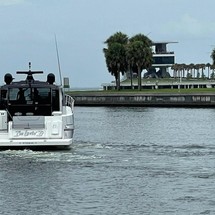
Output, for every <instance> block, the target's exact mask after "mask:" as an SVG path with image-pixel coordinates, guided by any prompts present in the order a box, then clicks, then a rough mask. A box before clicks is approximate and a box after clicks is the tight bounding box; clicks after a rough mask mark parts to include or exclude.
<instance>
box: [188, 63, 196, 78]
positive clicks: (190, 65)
mask: <svg viewBox="0 0 215 215" xmlns="http://www.w3.org/2000/svg"><path fill="white" fill-rule="evenodd" d="M189 68H190V73H191V76H192V77H195V72H194V74H193V70H194V64H193V63H190V64H189Z"/></svg>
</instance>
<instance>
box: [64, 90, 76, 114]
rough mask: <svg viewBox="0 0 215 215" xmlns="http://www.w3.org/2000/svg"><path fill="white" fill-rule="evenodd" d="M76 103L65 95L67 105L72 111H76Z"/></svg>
mask: <svg viewBox="0 0 215 215" xmlns="http://www.w3.org/2000/svg"><path fill="white" fill-rule="evenodd" d="M74 102H75V100H74V99H73V98H72V96H70V95H68V94H65V104H66V106H69V107H71V109H72V111H73V110H74Z"/></svg>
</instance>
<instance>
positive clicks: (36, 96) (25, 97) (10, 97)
mask: <svg viewBox="0 0 215 215" xmlns="http://www.w3.org/2000/svg"><path fill="white" fill-rule="evenodd" d="M1 100H2V101H4V104H5V106H6V108H7V109H8V111H9V113H10V114H11V116H14V115H43V116H47V115H51V113H52V112H53V111H58V110H59V91H58V89H52V88H47V87H46V88H44V87H38V88H36V87H26V88H25V87H19V88H18V87H17V88H8V90H7V91H2V93H1Z"/></svg>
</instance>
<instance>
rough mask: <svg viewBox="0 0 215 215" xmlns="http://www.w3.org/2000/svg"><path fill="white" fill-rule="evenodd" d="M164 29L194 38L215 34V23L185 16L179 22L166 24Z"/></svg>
mask: <svg viewBox="0 0 215 215" xmlns="http://www.w3.org/2000/svg"><path fill="white" fill-rule="evenodd" d="M164 28H165V30H168V31H170V32H171V33H172V34H176V35H180V36H186V37H193V38H196V37H207V36H208V35H211V34H212V35H214V34H215V22H213V21H208V20H207V21H204V20H201V21H200V20H198V19H196V18H195V17H192V16H191V15H189V14H184V15H183V16H182V17H181V18H180V19H179V20H174V21H170V22H168V23H166V25H165V27H164Z"/></svg>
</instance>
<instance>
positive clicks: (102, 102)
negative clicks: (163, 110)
mask: <svg viewBox="0 0 215 215" xmlns="http://www.w3.org/2000/svg"><path fill="white" fill-rule="evenodd" d="M71 96H72V97H73V98H74V99H75V106H143V107H144V106H145V107H215V93H202V94H126V93H125V94H123V93H118V94H117V93H115V94H104V93H84V92H83V93H72V94H71Z"/></svg>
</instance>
